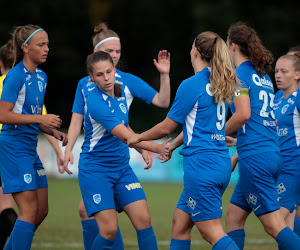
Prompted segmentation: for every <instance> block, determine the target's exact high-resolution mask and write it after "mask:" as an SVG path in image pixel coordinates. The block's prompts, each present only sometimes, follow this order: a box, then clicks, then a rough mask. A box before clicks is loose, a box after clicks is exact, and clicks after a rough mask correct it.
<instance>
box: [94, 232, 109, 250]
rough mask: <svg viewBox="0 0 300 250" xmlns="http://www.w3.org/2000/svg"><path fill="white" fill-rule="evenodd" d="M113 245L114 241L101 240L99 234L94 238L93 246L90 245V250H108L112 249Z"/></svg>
mask: <svg viewBox="0 0 300 250" xmlns="http://www.w3.org/2000/svg"><path fill="white" fill-rule="evenodd" d="M113 244H114V240H108V239H105V238H103V237H102V236H101V235H100V234H98V235H97V237H96V238H95V240H94V242H93V245H92V248H91V249H92V250H102V249H103V250H104V249H105V250H109V249H112V247H113Z"/></svg>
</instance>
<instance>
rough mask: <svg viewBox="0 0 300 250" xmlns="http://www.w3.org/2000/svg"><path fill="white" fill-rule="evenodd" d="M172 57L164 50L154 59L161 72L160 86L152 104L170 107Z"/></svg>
mask: <svg viewBox="0 0 300 250" xmlns="http://www.w3.org/2000/svg"><path fill="white" fill-rule="evenodd" d="M170 57H171V55H170V53H169V52H168V51H166V50H162V51H159V53H158V60H157V61H156V59H153V62H154V65H155V67H156V68H157V70H158V71H159V72H160V88H159V92H158V93H157V94H156V95H155V96H154V98H153V100H152V104H153V105H155V106H158V107H161V108H168V107H169V105H170V95H171V94H170V92H171V87H170V75H169V74H170Z"/></svg>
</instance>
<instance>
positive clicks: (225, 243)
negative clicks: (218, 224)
mask: <svg viewBox="0 0 300 250" xmlns="http://www.w3.org/2000/svg"><path fill="white" fill-rule="evenodd" d="M212 250H239V248H238V246H237V245H236V244H235V242H234V241H233V240H232V239H231V238H230V237H229V236H227V235H226V236H224V237H222V238H221V239H219V240H218V241H217V242H216V243H215V244H214V245H213V247H212Z"/></svg>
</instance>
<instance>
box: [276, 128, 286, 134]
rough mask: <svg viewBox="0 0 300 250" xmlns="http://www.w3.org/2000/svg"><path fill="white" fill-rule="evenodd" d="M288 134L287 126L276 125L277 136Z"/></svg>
mask: <svg viewBox="0 0 300 250" xmlns="http://www.w3.org/2000/svg"><path fill="white" fill-rule="evenodd" d="M287 134H288V129H287V128H278V127H277V135H278V136H286V135H287Z"/></svg>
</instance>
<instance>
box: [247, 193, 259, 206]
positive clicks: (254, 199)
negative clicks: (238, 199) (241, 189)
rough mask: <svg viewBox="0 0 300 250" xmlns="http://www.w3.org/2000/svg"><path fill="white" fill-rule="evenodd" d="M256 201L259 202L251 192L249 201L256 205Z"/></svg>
mask: <svg viewBox="0 0 300 250" xmlns="http://www.w3.org/2000/svg"><path fill="white" fill-rule="evenodd" d="M256 202H257V197H256V196H255V195H253V194H249V203H252V204H253V205H256Z"/></svg>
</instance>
